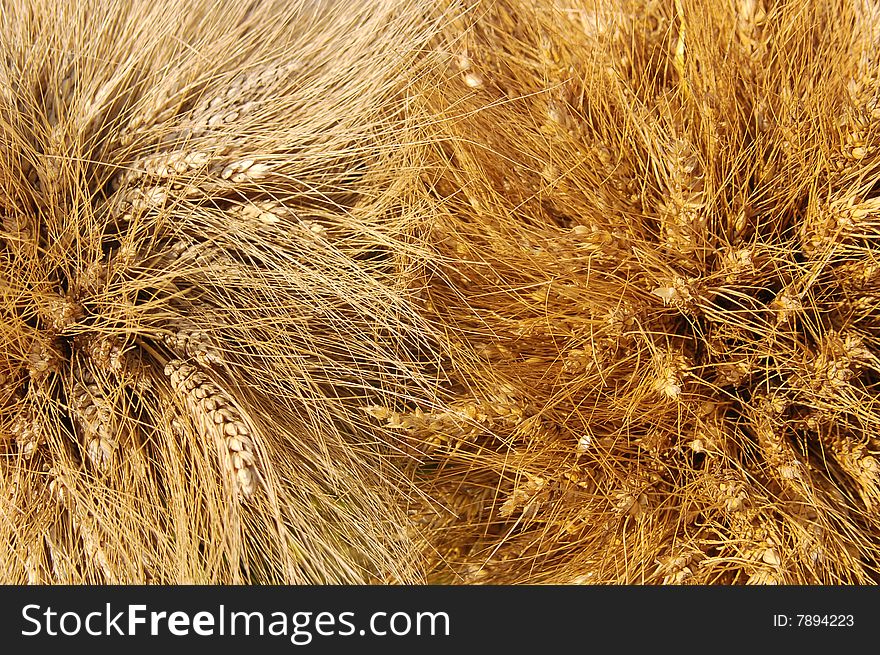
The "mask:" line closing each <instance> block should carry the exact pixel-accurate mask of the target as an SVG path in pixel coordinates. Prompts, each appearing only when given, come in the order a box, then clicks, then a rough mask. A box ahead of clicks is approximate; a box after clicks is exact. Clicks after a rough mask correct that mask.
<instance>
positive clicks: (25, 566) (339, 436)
mask: <svg viewBox="0 0 880 655" xmlns="http://www.w3.org/2000/svg"><path fill="white" fill-rule="evenodd" d="M0 24H2V33H3V39H2V45H0V48H2V54H0V217H2V232H0V257H2V269H0V316H2V319H0V343H2V362H0V390H2V391H0V449H2V458H0V503H2V505H0V507H2V509H0V516H2V521H0V542H2V543H3V544H4V546H5V548H4V555H3V557H2V567H0V570H2V573H0V576H2V578H3V580H4V581H8V582H22V581H25V580H28V581H32V582H102V581H108V582H116V581H124V582H144V581H152V582H160V583H161V582H186V581H189V582H223V583H227V582H279V581H280V582H363V581H376V580H380V581H385V580H388V581H399V582H413V581H418V580H421V579H423V569H424V567H423V566H422V565H421V564H420V563H419V562H420V560H421V558H422V555H421V553H420V552H419V551H418V550H417V549H416V548H415V546H414V544H413V543H412V542H411V541H410V540H409V539H408V538H407V536H406V533H405V530H404V526H405V523H406V516H405V512H404V510H403V505H404V503H403V500H404V499H405V498H408V497H409V496H410V495H411V493H412V492H411V490H410V487H409V486H408V485H407V484H406V482H405V480H403V478H402V477H400V472H399V471H397V470H396V469H394V468H393V467H390V466H388V467H386V466H385V464H384V460H383V459H382V458H380V455H381V454H382V453H383V452H384V450H386V445H385V444H382V443H380V442H379V441H378V440H377V438H376V436H375V430H373V429H372V427H371V426H370V425H367V424H366V423H365V421H364V417H363V414H362V412H361V410H360V407H361V406H363V405H365V404H369V403H375V404H388V403H390V402H393V401H392V400H389V399H391V398H394V397H397V396H400V395H402V394H408V395H413V396H415V397H419V398H429V397H432V396H433V393H434V392H433V389H434V386H435V384H436V382H435V379H434V378H433V377H426V375H430V374H431V370H432V368H435V367H434V366H433V365H432V364H431V362H432V358H433V357H434V356H433V355H432V354H431V353H432V352H433V351H434V349H435V346H434V345H433V344H432V341H431V338H430V334H431V332H432V331H433V330H432V328H431V327H430V326H427V325H425V324H424V323H423V322H422V320H421V318H420V317H419V315H418V313H417V312H416V311H415V310H414V309H412V308H411V307H410V306H409V303H408V300H407V298H406V296H405V294H402V293H401V291H400V289H398V287H397V282H396V280H397V277H396V273H395V270H394V264H393V262H392V261H391V259H390V258H389V256H388V252H389V251H395V250H399V248H398V247H397V243H398V241H400V235H401V234H403V233H404V232H405V229H404V228H405V226H406V225H408V223H409V222H411V221H412V220H413V219H412V217H410V216H408V215H406V214H403V213H396V214H395V213H393V207H392V206H391V205H392V204H393V203H394V201H395V200H394V199H395V198H396V191H395V189H397V188H398V186H397V185H399V184H400V183H401V182H405V181H406V179H407V175H406V173H405V172H404V173H403V174H401V173H400V172H399V171H395V172H394V173H393V175H392V173H391V172H390V171H391V168H390V166H389V160H390V159H391V158H395V161H398V160H397V159H396V157H397V155H396V150H395V148H396V145H397V139H399V137H400V135H401V134H402V133H403V132H405V131H406V130H407V129H408V128H407V124H406V121H407V119H406V116H405V113H404V112H403V110H402V109H401V106H400V104H399V102H400V98H401V97H402V96H403V95H404V91H405V88H406V84H407V79H408V77H409V76H410V75H411V74H412V73H413V71H414V70H415V66H416V65H417V61H416V59H417V53H418V51H419V50H420V49H421V48H422V47H423V45H424V43H425V40H426V39H427V38H428V37H429V36H430V35H431V34H432V27H431V25H430V23H429V22H428V21H426V19H425V18H424V17H423V16H421V12H420V11H419V9H418V7H417V6H416V5H414V4H413V3H412V2H404V3H399V2H387V3H372V4H371V5H370V6H369V7H365V6H363V5H362V4H361V3H357V2H351V3H347V4H345V5H344V6H343V5H341V4H340V3H336V4H335V5H333V6H331V5H328V4H327V3H323V4H317V3H313V2H300V3H289V2H261V3H235V2H221V3H218V2H215V1H214V0H210V1H208V0H206V1H205V2H201V3H198V4H194V3H191V2H188V1H187V2H179V3H177V4H172V5H168V3H159V4H157V3H147V2H142V3H140V2H139V3H129V2H127V1H125V0H120V1H119V2H114V3H110V4H109V6H108V3H106V2H103V1H102V2H91V1H83V2H75V3H67V2H56V1H54V0H46V1H39V0H35V1H34V2H26V3H20V2H12V3H3V4H2V5H0ZM367 55H368V56H367Z"/></svg>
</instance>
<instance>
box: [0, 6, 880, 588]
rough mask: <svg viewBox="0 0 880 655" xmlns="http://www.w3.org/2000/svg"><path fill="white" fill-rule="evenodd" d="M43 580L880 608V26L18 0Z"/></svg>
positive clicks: (8, 285) (33, 497)
mask: <svg viewBox="0 0 880 655" xmlns="http://www.w3.org/2000/svg"><path fill="white" fill-rule="evenodd" d="M0 34H2V37H0V220H2V223H0V543H2V544H3V545H4V550H3V554H2V556H0V578H2V581H3V582H7V583H24V582H27V583H37V584H52V583H145V582H146V583H162V584H170V583H184V582H198V583H202V582H206V583H246V584H262V583H279V582H280V583H363V582H367V583H382V584H392V583H403V584H411V583H421V582H439V583H467V584H474V583H545V582H555V583H587V584H591V583H595V584H621V583H627V584H633V583H635V584H773V583H782V584H817V583H821V584H829V583H847V584H873V583H876V582H877V581H878V580H880V562H878V558H880V515H878V507H880V437H878V434H880V430H878V428H880V398H878V396H880V394H878V391H880V250H878V243H880V148H878V127H880V100H878V91H880V68H878V61H880V60H878V55H880V6H878V5H877V4H876V3H875V2H871V1H869V0H831V1H827V0H807V1H803V0H799V1H797V2H795V1H782V0H779V1H773V0H730V1H729V2H716V1H714V0H582V1H580V2H578V1H577V0H541V1H539V2H526V1H525V0H482V1H464V0H462V1H450V0H381V1H378V2H371V3H363V2H359V1H356V0H327V1H310V0H301V1H300V2H286V1H280V0H279V1H269V0H267V1H255V2H251V3H234V2H225V1H220V2H215V1H213V0H212V1H210V2H209V1H207V0H200V1H197V2H184V1H183V0H174V1H172V2H166V3H162V4H161V6H158V4H157V3H148V2H141V1H140V0H129V1H126V0H113V1H111V2H109V3H108V2H104V1H102V2H97V1H93V0H77V1H76V2H71V3H68V2H62V1H60V0H26V1H17V2H13V1H8V2H7V1H2V0H0Z"/></svg>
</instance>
